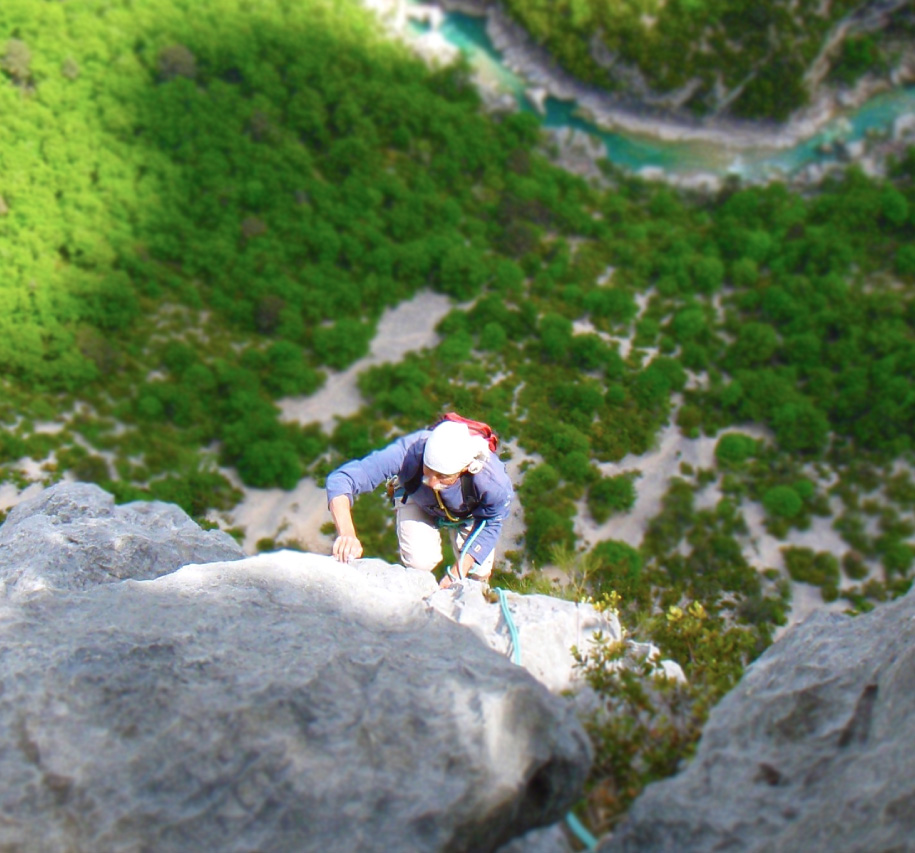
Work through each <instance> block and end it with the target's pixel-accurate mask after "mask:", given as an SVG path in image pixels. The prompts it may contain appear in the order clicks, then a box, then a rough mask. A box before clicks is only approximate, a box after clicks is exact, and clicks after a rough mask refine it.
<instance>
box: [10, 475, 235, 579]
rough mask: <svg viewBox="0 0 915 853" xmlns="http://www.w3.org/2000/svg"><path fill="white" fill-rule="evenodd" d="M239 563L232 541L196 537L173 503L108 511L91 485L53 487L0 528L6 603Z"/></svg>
mask: <svg viewBox="0 0 915 853" xmlns="http://www.w3.org/2000/svg"><path fill="white" fill-rule="evenodd" d="M242 557H244V552H243V551H242V549H241V547H240V546H239V545H238V543H237V542H236V541H235V540H234V539H233V538H232V537H231V536H229V535H228V534H227V533H223V532H222V531H219V530H209V531H204V530H201V529H200V527H198V526H197V525H196V524H195V523H194V522H193V521H192V520H191V518H189V517H188V515H187V514H186V513H185V512H183V511H182V510H181V509H180V508H179V507H176V506H175V505H174V504H167V503H161V502H159V501H153V502H143V501H138V502H136V503H129V504H125V505H123V506H115V503H114V498H113V497H112V496H111V495H110V494H108V493H107V492H105V491H104V490H103V489H101V488H99V487H98V486H95V485H91V484H89V483H59V484H58V485H56V486H52V487H51V488H49V489H46V490H45V491H43V492H41V493H40V494H39V495H38V496H37V497H34V498H32V499H30V500H26V501H23V502H22V503H21V504H19V505H18V506H16V507H14V508H13V509H12V510H11V511H10V514H9V517H8V519H7V521H6V523H5V524H4V525H3V526H2V527H0V585H2V586H0V589H2V594H5V595H6V596H11V597H20V596H23V595H28V594H30V593H32V592H35V591H36V590H43V589H61V590H64V589H70V590H77V589H87V588H89V587H91V586H95V585H97V584H100V583H111V582H115V581H120V580H124V579H125V578H133V579H135V580H147V579H150V578H157V577H160V576H161V575H165V574H168V573H169V572H173V571H175V569H179V568H181V566H186V565H188V564H189V563H211V562H215V561H217V560H238V559H241V558H242Z"/></svg>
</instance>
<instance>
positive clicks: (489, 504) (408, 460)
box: [326, 429, 514, 565]
mask: <svg viewBox="0 0 915 853" xmlns="http://www.w3.org/2000/svg"><path fill="white" fill-rule="evenodd" d="M430 435H431V430H428V429H424V430H419V431H418V432H413V433H410V434H409V435H405V436H402V437H401V438H398V439H397V440H396V441H394V442H392V443H391V444H389V445H388V446H387V447H385V448H382V449H381V450H376V451H374V452H373V453H370V454H369V455H368V456H365V457H363V458H362V459H354V460H353V461H351V462H347V463H346V464H345V465H341V466H340V467H339V468H337V469H336V471H332V472H331V473H330V475H329V476H328V477H327V486H326V488H327V501H328V503H330V502H331V501H332V500H333V499H334V498H336V497H339V496H340V495H346V496H347V497H348V498H349V500H350V504H352V502H353V500H354V499H355V498H356V497H358V496H359V495H361V494H364V493H365V492H371V491H374V490H375V489H377V488H378V486H380V485H381V484H382V483H383V482H385V481H386V480H388V479H389V478H391V477H393V476H395V475H397V476H398V477H399V479H400V482H401V483H407V482H409V481H410V480H411V479H412V478H413V477H415V475H416V474H417V472H419V471H421V470H422V464H423V450H424V449H425V446H426V439H428V438H429V436H430ZM473 489H474V492H475V493H476V495H477V497H478V499H479V503H478V504H477V505H476V506H475V507H469V506H467V505H466V504H465V502H464V491H463V488H462V487H461V481H460V480H458V481H457V482H456V483H455V484H454V485H452V486H448V488H446V489H443V490H442V491H440V492H439V493H438V494H439V497H440V498H441V499H442V503H443V504H444V505H445V507H446V509H447V510H448V511H449V512H450V513H451V514H452V515H453V516H455V517H457V518H470V517H473V518H474V519H485V520H486V525H485V526H484V527H483V528H482V530H480V532H479V534H478V535H477V537H476V538H475V539H474V542H473V550H472V557H473V560H474V562H475V563H477V565H480V564H482V563H483V562H484V561H485V560H486V558H487V557H488V556H489V554H490V552H491V551H492V549H493V548H495V546H496V542H497V541H498V539H499V536H500V535H501V533H502V523H503V522H504V520H505V519H506V518H508V515H509V512H510V511H511V502H512V498H513V497H514V491H513V489H512V484H511V480H510V479H509V478H508V472H507V471H506V470H505V464H504V463H503V462H502V461H501V460H500V459H499V457H498V456H496V454H495V453H491V454H490V455H489V459H488V460H487V461H486V464H485V465H484V466H483V469H482V470H481V471H480V472H479V473H478V474H474V475H473ZM409 500H410V501H412V502H413V503H415V504H416V505H417V506H419V507H420V508H421V509H422V510H423V511H424V512H426V513H427V514H429V515H430V516H433V517H435V518H447V514H446V513H445V512H444V510H442V508H441V507H440V506H439V505H438V501H437V500H436V497H435V492H434V491H433V490H432V489H430V488H429V487H428V486H425V485H420V486H419V488H418V489H417V490H416V491H415V492H413V494H411V495H410V497H409Z"/></svg>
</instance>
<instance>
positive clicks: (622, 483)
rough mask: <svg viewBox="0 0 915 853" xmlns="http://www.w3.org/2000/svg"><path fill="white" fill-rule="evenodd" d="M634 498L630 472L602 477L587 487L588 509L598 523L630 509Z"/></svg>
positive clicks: (634, 493)
mask: <svg viewBox="0 0 915 853" xmlns="http://www.w3.org/2000/svg"><path fill="white" fill-rule="evenodd" d="M635 499H636V491H635V484H634V483H633V475H632V474H619V475H617V476H616V477H602V478H601V479H600V480H598V481H597V482H596V483H594V484H593V485H592V486H591V488H590V489H588V510H589V511H590V513H591V517H592V518H593V519H594V520H595V521H596V522H597V523H598V524H603V523H604V522H605V521H606V520H607V519H608V518H610V516H611V515H614V514H616V513H621V512H628V511H629V510H630V509H632V507H633V505H634V504H635Z"/></svg>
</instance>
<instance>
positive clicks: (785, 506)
mask: <svg viewBox="0 0 915 853" xmlns="http://www.w3.org/2000/svg"><path fill="white" fill-rule="evenodd" d="M762 503H763V506H764V507H765V509H766V512H767V513H768V514H769V515H770V516H773V517H774V518H795V517H796V516H798V515H799V514H800V512H801V510H802V509H803V506H804V502H803V500H802V499H801V496H800V495H799V494H798V493H797V492H796V491H795V490H794V489H792V488H791V486H774V487H773V488H771V489H769V490H768V491H767V492H766V493H765V494H764V495H763V499H762Z"/></svg>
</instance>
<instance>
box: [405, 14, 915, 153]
mask: <svg viewBox="0 0 915 853" xmlns="http://www.w3.org/2000/svg"><path fill="white" fill-rule="evenodd" d="M424 5H426V4H424ZM428 5H429V6H431V7H432V8H438V9H440V10H442V11H444V12H460V13H461V14H465V15H473V16H475V17H485V18H486V33H487V35H488V36H489V38H490V40H491V42H492V45H493V47H494V48H495V49H496V50H497V51H498V52H499V53H500V54H501V56H502V60H503V62H504V64H505V66H506V67H507V68H509V69H510V70H511V71H513V72H514V73H515V74H517V75H519V76H520V77H522V78H524V80H525V82H526V83H527V85H528V88H529V89H530V90H531V91H532V92H533V93H535V98H536V99H537V100H539V101H541V102H542V101H543V100H544V99H545V98H546V97H552V98H555V99H556V100H559V101H570V102H575V103H576V104H577V110H576V112H577V113H578V114H579V115H580V116H581V117H582V118H584V119H586V120H587V121H590V122H591V123H593V124H594V125H596V126H597V127H598V128H600V129H602V130H605V131H608V132H614V131H623V132H625V133H627V134H634V135H644V136H647V137H651V138H653V139H659V140H663V141H665V142H703V143H711V144H714V145H718V146H722V147H725V148H728V149H733V150H734V151H736V152H739V151H741V150H746V149H760V148H770V149H774V150H781V149H786V148H792V147H794V146H796V145H798V144H799V143H801V142H803V141H804V140H806V139H809V138H810V137H812V136H815V135H816V134H817V133H819V132H820V131H821V130H823V128H824V127H826V125H827V124H829V122H831V121H833V120H834V119H835V118H836V117H838V116H839V115H841V114H842V113H844V112H847V111H849V110H854V109H857V108H859V107H861V106H862V105H863V104H865V103H866V102H867V101H869V100H870V99H872V98H873V97H875V96H876V95H878V94H880V93H882V92H886V91H889V90H890V89H892V88H893V87H894V86H903V85H906V84H909V83H913V82H915V51H913V50H912V49H911V47H910V49H909V50H908V51H907V52H905V53H904V54H903V55H902V56H901V57H900V60H899V62H898V63H897V67H896V68H895V69H894V70H893V72H892V74H891V75H889V79H888V78H885V77H878V76H874V75H866V76H865V77H863V78H862V79H861V81H859V83H858V84H857V85H856V86H854V87H852V88H850V89H837V88H835V87H830V86H821V87H820V88H819V90H818V92H817V94H816V96H815V98H814V101H813V103H812V104H811V105H810V106H808V107H806V108H804V109H803V110H801V111H799V112H797V113H796V114H794V115H793V116H792V117H791V119H790V120H789V121H788V122H787V123H786V124H783V125H777V124H773V123H767V122H755V121H754V122H739V121H734V120H726V119H696V118H693V117H691V116H689V115H688V114H685V113H679V114H671V113H670V111H668V110H664V111H661V110H659V109H657V108H653V107H652V105H651V104H650V103H646V102H643V103H634V102H632V101H631V100H627V99H624V98H621V97H619V96H616V95H613V94H612V93H609V92H606V91H604V90H601V89H598V88H596V87H594V86H589V85H588V84H586V83H583V82H582V81H580V80H578V79H577V78H575V77H573V76H572V75H571V74H569V73H568V72H566V71H564V70H563V69H562V68H560V67H559V66H558V65H557V63H556V61H555V60H554V59H553V58H552V57H551V56H550V54H549V53H548V52H547V51H546V50H545V49H544V48H542V47H541V46H539V45H537V44H535V43H534V42H533V40H532V39H531V37H530V35H529V34H528V33H527V31H526V30H525V29H524V28H523V27H521V26H520V25H519V24H518V23H517V22H515V21H514V20H513V19H511V18H510V17H509V16H508V15H507V14H506V13H505V12H504V11H502V10H501V8H498V7H495V8H493V7H491V6H488V5H486V4H484V3H482V2H480V0H437V2H435V3H431V4H428ZM406 14H407V15H409V14H410V8H409V6H407V11H406ZM658 100H659V101H660V98H659V99H658Z"/></svg>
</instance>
